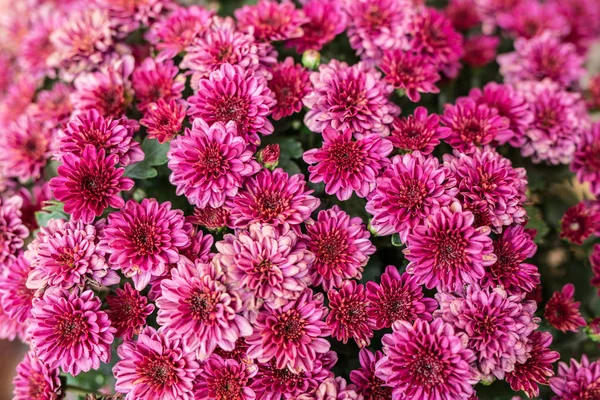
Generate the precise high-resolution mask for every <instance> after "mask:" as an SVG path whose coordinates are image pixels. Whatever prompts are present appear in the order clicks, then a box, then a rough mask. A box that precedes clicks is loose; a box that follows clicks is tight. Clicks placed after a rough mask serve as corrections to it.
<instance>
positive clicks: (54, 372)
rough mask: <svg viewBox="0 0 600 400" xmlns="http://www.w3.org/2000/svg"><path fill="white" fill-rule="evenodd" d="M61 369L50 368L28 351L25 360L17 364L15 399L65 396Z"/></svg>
mask: <svg viewBox="0 0 600 400" xmlns="http://www.w3.org/2000/svg"><path fill="white" fill-rule="evenodd" d="M59 372H60V371H59V370H58V369H56V368H48V366H47V365H46V364H44V363H43V362H41V361H40V360H39V359H38V357H37V356H36V355H35V352H34V351H33V350H30V351H28V352H27V353H26V354H25V357H24V358H23V361H21V362H20V363H19V365H17V375H16V376H15V378H14V379H13V382H12V383H13V386H14V391H13V395H14V397H13V399H14V400H60V399H62V398H63V391H62V384H61V382H60V377H59Z"/></svg>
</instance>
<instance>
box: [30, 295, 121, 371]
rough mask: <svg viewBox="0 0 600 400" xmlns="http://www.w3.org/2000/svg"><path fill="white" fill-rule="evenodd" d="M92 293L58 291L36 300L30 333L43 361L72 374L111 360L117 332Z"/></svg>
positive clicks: (49, 365) (51, 366)
mask: <svg viewBox="0 0 600 400" xmlns="http://www.w3.org/2000/svg"><path fill="white" fill-rule="evenodd" d="M101 305H102V303H101V302H100V299H99V298H97V297H96V296H95V295H94V292H92V291H91V290H86V291H84V292H82V293H78V292H77V291H76V290H75V291H72V292H68V291H66V290H58V291H53V292H46V293H45V294H44V297H43V298H36V299H34V300H33V309H32V310H31V314H32V316H33V317H32V320H31V328H30V331H29V334H30V335H31V342H32V345H33V348H34V349H35V351H36V354H37V355H38V357H39V359H40V361H42V362H43V363H46V364H48V367H49V368H57V367H60V368H61V369H62V370H63V371H65V372H68V373H69V374H71V375H78V374H79V373H80V372H87V371H89V370H90V369H98V368H100V363H101V362H104V363H106V362H108V361H109V360H110V345H111V344H112V342H113V339H114V336H113V334H114V332H115V329H114V328H112V327H111V326H110V321H109V320H108V316H107V315H106V313H105V312H104V311H100V306H101Z"/></svg>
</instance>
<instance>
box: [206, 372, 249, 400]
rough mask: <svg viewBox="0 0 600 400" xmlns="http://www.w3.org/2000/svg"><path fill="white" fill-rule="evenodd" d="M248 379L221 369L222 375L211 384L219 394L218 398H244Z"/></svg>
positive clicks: (223, 399) (218, 399) (217, 399)
mask: <svg viewBox="0 0 600 400" xmlns="http://www.w3.org/2000/svg"><path fill="white" fill-rule="evenodd" d="M246 381H247V379H240V378H239V377H238V376H237V375H236V374H235V373H233V372H232V371H221V375H220V376H219V377H218V378H217V379H215V381H214V382H213V383H212V385H211V386H213V390H214V391H215V394H216V396H217V398H216V400H236V399H242V398H243V397H242V395H243V393H242V391H243V389H244V387H245V386H246Z"/></svg>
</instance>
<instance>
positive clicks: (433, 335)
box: [375, 318, 476, 400]
mask: <svg viewBox="0 0 600 400" xmlns="http://www.w3.org/2000/svg"><path fill="white" fill-rule="evenodd" d="M381 341H382V343H383V351H384V353H385V356H384V357H383V358H381V359H380V360H379V361H378V362H377V364H376V366H375V375H376V376H377V377H378V378H379V379H382V380H383V381H384V382H385V384H386V386H390V387H392V388H393V394H392V396H393V397H392V398H394V397H398V398H400V399H401V398H411V399H412V398H419V397H423V398H438V399H442V398H451V399H455V400H459V399H460V400H467V399H468V398H469V396H471V395H472V394H473V386H472V384H473V383H475V382H476V379H473V378H474V372H473V371H472V369H471V366H470V364H471V363H472V362H473V361H474V359H475V356H474V354H473V352H472V351H471V350H469V349H468V348H466V343H465V341H463V339H462V337H461V336H459V335H457V334H456V333H455V332H454V329H453V328H452V326H451V325H450V324H447V323H445V322H444V321H442V320H441V319H439V318H438V319H435V320H434V321H433V322H431V323H428V322H426V321H423V320H420V319H418V320H416V321H415V322H414V323H412V324H411V323H409V322H406V321H398V322H396V323H394V332H393V333H391V334H387V335H384V336H383V339H381Z"/></svg>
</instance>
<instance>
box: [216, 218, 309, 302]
mask: <svg viewBox="0 0 600 400" xmlns="http://www.w3.org/2000/svg"><path fill="white" fill-rule="evenodd" d="M216 246H217V250H218V251H219V254H217V255H216V257H215V262H216V263H217V265H219V267H221V268H222V269H223V271H226V273H227V278H228V281H229V282H231V285H233V286H235V287H236V288H237V287H239V288H242V289H243V290H248V291H250V292H252V293H253V294H254V296H256V297H257V298H259V299H261V300H264V301H265V302H267V303H269V304H273V305H275V306H277V305H279V306H281V305H283V304H285V303H286V302H287V301H289V300H294V299H296V298H297V297H298V296H299V295H300V294H301V293H302V292H303V291H304V290H305V289H306V288H307V287H308V285H309V284H310V283H311V277H310V274H309V272H310V267H311V265H312V263H313V261H314V259H315V256H314V255H313V254H312V253H311V252H310V251H309V250H308V249H307V244H306V243H305V240H304V238H303V235H302V234H301V233H300V232H298V231H296V230H294V229H293V228H291V227H290V225H288V224H285V223H284V224H283V225H279V226H270V225H268V224H265V225H263V224H252V225H250V226H249V227H248V230H247V231H242V230H238V231H237V232H236V234H235V235H230V234H229V235H225V236H224V237H223V240H222V241H220V242H217V244H216Z"/></svg>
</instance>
